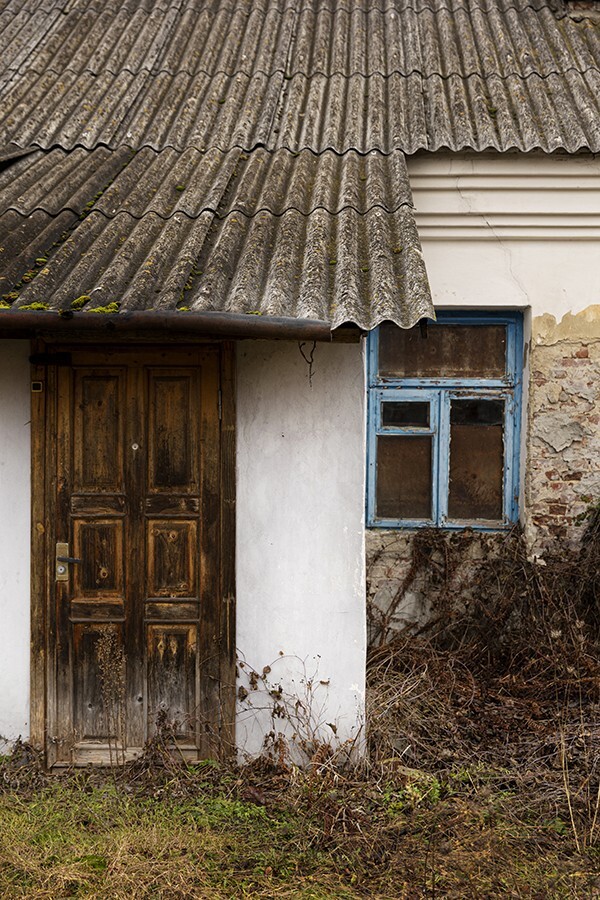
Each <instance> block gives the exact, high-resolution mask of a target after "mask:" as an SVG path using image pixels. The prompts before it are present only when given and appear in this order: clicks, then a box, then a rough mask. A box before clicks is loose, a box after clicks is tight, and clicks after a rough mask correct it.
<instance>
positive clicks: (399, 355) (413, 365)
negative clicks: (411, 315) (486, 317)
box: [379, 322, 506, 378]
mask: <svg viewBox="0 0 600 900" xmlns="http://www.w3.org/2000/svg"><path fill="white" fill-rule="evenodd" d="M505 373H506V325H447V326H443V325H441V326H440V325H430V326H429V327H428V328H427V329H426V330H425V331H423V332H422V331H421V329H420V328H419V326H417V327H415V328H409V329H408V330H406V331H405V330H403V329H402V328H398V326H397V325H393V324H392V323H390V322H386V323H385V324H383V325H382V326H381V327H380V331H379V374H380V375H381V376H382V377H384V378H504V376H505Z"/></svg>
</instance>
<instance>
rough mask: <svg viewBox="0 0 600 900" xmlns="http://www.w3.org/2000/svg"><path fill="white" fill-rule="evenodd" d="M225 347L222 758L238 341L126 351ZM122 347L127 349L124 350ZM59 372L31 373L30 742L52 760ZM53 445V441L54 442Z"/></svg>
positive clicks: (231, 708) (231, 675)
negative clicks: (52, 521) (51, 611)
mask: <svg viewBox="0 0 600 900" xmlns="http://www.w3.org/2000/svg"><path fill="white" fill-rule="evenodd" d="M215 344H216V345H217V346H218V348H219V374H220V385H219V387H220V492H219V497H220V536H219V537H220V540H219V583H220V597H219V601H220V602H219V610H220V613H221V615H220V622H219V650H220V652H219V658H220V678H219V699H220V704H219V713H220V722H219V726H220V727H219V744H220V747H219V752H220V755H221V756H229V755H231V754H233V753H234V752H235V668H236V639H235V638H236V635H235V628H236V624H235V602H236V601H235V529H236V509H235V505H236V471H235V463H236V410H235V344H234V342H233V341H221V342H215V341H205V342H203V343H202V345H201V344H194V345H190V344H185V345H179V346H178V345H176V344H173V343H169V344H167V345H160V346H159V345H156V344H155V345H152V344H146V343H144V344H141V343H140V344H137V345H128V347H127V349H132V350H133V349H142V348H143V349H144V350H152V349H169V350H177V349H181V350H186V349H187V350H189V349H191V348H193V349H196V350H197V349H200V348H201V346H211V347H214V346H215ZM116 346H117V345H116V343H115V344H110V345H108V344H92V343H89V342H86V343H85V344H79V345H77V347H75V345H72V344H70V345H65V344H59V343H56V344H54V343H50V342H44V341H41V340H35V341H32V343H31V352H32V354H35V355H36V356H38V359H39V355H40V354H47V355H48V356H51V355H52V354H54V353H59V352H65V351H68V350H69V349H71V350H74V349H89V350H91V349H93V350H98V351H102V350H110V349H114V347H116ZM121 346H122V345H121ZM56 372H57V366H56V364H54V363H53V362H52V361H49V362H45V363H44V362H42V361H39V362H37V363H36V364H32V366H31V383H32V393H31V654H30V666H31V668H30V741H31V744H32V745H33V746H34V747H36V748H38V749H40V750H43V751H44V753H45V754H46V753H47V747H48V739H49V735H48V729H47V722H48V691H49V684H50V683H51V682H50V678H51V673H50V672H49V671H48V666H49V658H50V656H51V654H49V640H50V635H49V633H48V618H49V617H48V605H49V603H50V599H51V597H52V578H53V575H54V572H53V569H52V566H51V565H49V564H48V561H49V559H50V557H49V551H50V549H51V546H52V545H51V543H50V542H51V541H52V539H53V535H52V533H51V530H52V529H51V528H49V527H48V525H49V513H50V512H51V510H52V508H53V505H54V504H55V502H56V501H55V494H56V490H55V484H54V479H53V474H54V473H56V469H57V465H56V463H57V460H56V438H57V435H56V430H55V429H54V428H53V420H54V409H53V408H52V404H50V403H48V396H55V392H56V381H57V379H56ZM40 388H41V389H40ZM53 438H54V439H53Z"/></svg>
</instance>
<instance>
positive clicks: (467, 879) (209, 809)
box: [0, 763, 599, 900]
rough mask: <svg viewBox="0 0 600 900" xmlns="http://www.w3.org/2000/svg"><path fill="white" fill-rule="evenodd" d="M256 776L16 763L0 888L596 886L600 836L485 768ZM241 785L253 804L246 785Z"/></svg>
mask: <svg viewBox="0 0 600 900" xmlns="http://www.w3.org/2000/svg"><path fill="white" fill-rule="evenodd" d="M4 766H5V767H6V766H7V767H8V768H9V769H10V765H9V764H6V763H5V764H4ZM0 768H1V765H0ZM17 774H18V773H17ZM252 780H254V785H256V784H257V783H258V784H259V785H260V787H256V786H255V787H254V788H252V787H250V788H249V787H248V785H249V783H250V782H249V778H248V776H247V775H245V774H244V773H236V772H235V771H232V770H223V771H219V770H217V771H211V772H210V773H209V774H208V776H207V774H206V772H205V771H203V770H202V769H198V770H190V769H188V770H182V771H181V773H180V774H179V775H178V774H177V773H174V772H173V771H165V772H162V773H161V772H159V773H158V774H157V773H153V774H152V777H151V778H150V779H146V780H145V781H144V782H143V783H140V782H138V781H137V780H136V779H133V780H130V779H129V780H128V777H127V775H126V774H125V773H121V774H119V775H118V776H114V777H113V776H111V775H110V774H108V775H107V774H104V775H100V774H98V773H94V774H92V775H80V776H61V777H60V778H58V777H56V776H54V777H52V776H50V777H47V778H45V779H44V780H43V783H37V785H36V786H35V787H33V788H31V787H28V786H27V782H26V779H25V780H24V782H23V784H21V785H19V786H17V787H15V789H13V790H7V791H5V792H4V793H3V794H0V829H1V834H2V843H1V845H0V896H2V897H27V898H29V897H48V898H53V900H54V898H62V897H97V898H111V900H119V898H130V897H136V898H138V897H140V898H145V897H156V898H158V897H169V898H175V897H210V898H234V897H235V898H238V897H265V898H266V897H290V898H292V897H298V898H355V897H381V898H402V897H406V898H413V897H414V898H416V897H433V896H437V897H456V898H463V897H473V898H480V897H481V898H483V897H532V898H535V897H539V898H544V900H546V898H552V897H557V898H558V897H565V898H566V897H579V896H581V897H592V896H595V895H594V893H593V890H594V889H595V888H594V884H595V882H594V878H595V877H596V873H597V869H598V861H599V860H598V854H597V852H595V851H594V850H590V851H588V853H587V854H586V855H585V856H578V855H577V854H576V852H575V849H574V846H573V841H572V840H571V837H570V835H569V832H568V829H565V828H564V827H562V826H561V827H560V828H557V826H556V820H552V819H549V820H547V821H545V822H544V821H539V820H538V819H537V818H536V817H534V816H531V817H528V816H527V815H526V814H519V815H515V814H514V812H512V809H513V807H514V801H515V800H516V799H518V798H515V797H513V796H510V795H508V796H507V793H508V792H506V791H500V792H495V791H494V790H493V789H492V790H491V789H490V785H489V783H488V784H486V785H485V786H484V787H481V785H475V786H474V785H473V783H472V782H471V781H470V780H469V779H468V778H465V779H464V781H463V782H460V781H459V780H457V779H455V780H453V781H449V782H444V781H439V782H438V780H437V779H435V780H434V786H435V790H433V791H432V790H431V779H429V778H427V777H424V778H422V777H421V776H417V777H416V778H415V779H411V778H407V776H406V773H405V774H404V775H403V776H402V777H401V778H399V779H398V780H397V781H394V780H392V781H390V780H389V779H388V780H386V781H385V782H383V781H381V783H380V782H379V781H376V780H375V779H373V777H371V778H370V779H367V778H365V777H360V778H359V777H358V776H355V777H354V778H353V779H352V780H348V779H344V778H343V777H337V778H333V777H332V776H331V773H330V772H329V773H324V774H322V775H315V774H314V773H313V774H310V773H304V774H303V773H298V772H295V773H294V774H293V777H290V775H289V773H288V774H287V775H285V776H282V775H281V774H279V775H276V774H273V773H271V774H269V775H268V776H265V775H264V774H263V775H262V776H261V778H260V779H259V781H258V782H257V780H256V777H255V776H254V779H252V776H251V777H250V781H252ZM411 784H412V785H413V786H414V785H417V787H416V788H414V787H413V788H411ZM249 789H250V790H254V791H259V792H260V797H261V804H260V805H259V804H257V803H254V802H251V801H249V800H246V799H244V793H245V792H247V791H248V790H249ZM525 812H526V811H525ZM596 895H597V894H596Z"/></svg>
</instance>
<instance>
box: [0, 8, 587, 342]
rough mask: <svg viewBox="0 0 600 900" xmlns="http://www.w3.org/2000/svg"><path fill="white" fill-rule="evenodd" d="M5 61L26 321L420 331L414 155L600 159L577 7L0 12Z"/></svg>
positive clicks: (14, 277)
mask: <svg viewBox="0 0 600 900" xmlns="http://www.w3.org/2000/svg"><path fill="white" fill-rule="evenodd" d="M0 46H1V47H2V54H0V161H1V160H2V159H4V160H5V161H6V160H9V159H11V158H13V157H16V160H15V159H13V161H12V162H10V163H8V162H5V163H4V164H3V165H4V170H2V168H1V166H2V164H1V163H0V248H2V250H1V252H0V286H1V288H2V292H3V293H4V295H5V298H8V299H5V301H4V302H5V304H6V303H13V305H14V306H15V308H21V309H22V308H23V307H28V306H31V304H32V303H33V304H46V303H48V304H50V305H51V306H52V307H56V308H60V309H67V308H70V304H72V302H73V300H76V299H77V298H78V297H81V296H82V295H83V296H86V297H87V296H89V297H90V298H92V299H91V300H90V301H85V302H84V303H83V305H84V308H90V306H89V304H90V303H91V304H93V305H96V306H97V305H105V304H107V303H112V302H118V303H120V304H121V308H123V309H134V308H136V309H137V308H140V307H143V308H147V309H150V308H157V309H173V310H175V309H180V308H181V307H182V306H185V307H190V308H193V309H219V310H226V311H231V312H240V311H243V312H248V313H256V312H260V313H262V314H269V315H297V316H302V317H311V318H325V319H327V320H328V321H331V322H332V324H333V325H334V326H335V325H337V324H340V323H341V322H344V321H349V320H351V321H354V322H356V323H358V324H359V325H360V326H361V327H363V328H370V327H373V325H375V324H377V323H378V322H379V321H382V320H383V319H385V318H389V319H392V320H394V321H396V322H398V324H401V325H404V326H406V325H411V324H413V323H414V321H416V320H417V319H418V318H420V317H422V316H424V315H432V314H433V310H432V306H431V298H430V296H429V289H428V286H427V278H426V273H425V270H424V267H423V262H422V257H421V254H420V247H419V241H418V235H417V232H416V228H415V224H414V219H413V217H412V213H411V199H410V188H409V185H408V179H407V173H406V165H405V160H404V156H403V153H413V152H416V151H418V150H437V149H439V148H449V149H452V150H462V149H468V148H470V149H475V150H481V151H483V150H486V149H488V148H494V149H496V150H500V151H504V150H510V149H518V150H522V151H530V150H534V149H541V150H544V151H547V152H551V151H554V150H558V149H562V150H567V151H569V152H577V151H579V150H582V149H588V150H592V151H594V152H600V23H599V22H598V20H597V19H594V18H590V17H588V16H585V15H582V16H579V17H578V18H577V19H575V18H573V17H572V16H570V15H568V14H567V10H566V7H565V5H564V2H563V0H123V2H122V0H0ZM20 156H22V158H21V159H19V158H18V157H20ZM36 259H37V260H38V262H37V263H36ZM40 260H41V262H40Z"/></svg>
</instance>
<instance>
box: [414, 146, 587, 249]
mask: <svg viewBox="0 0 600 900" xmlns="http://www.w3.org/2000/svg"><path fill="white" fill-rule="evenodd" d="M409 173H410V181H411V186H412V190H413V199H414V204H415V207H416V221H417V227H418V229H419V234H420V235H421V238H422V240H424V241H427V240H430V241H448V240H452V241H473V240H478V241H494V240H497V239H502V240H517V241H536V240H544V241H564V240H577V241H597V240H599V239H600V159H596V158H595V157H593V156H591V155H590V156H577V157H564V156H556V157H555V156H535V155H525V154H522V155H498V156H495V157H494V156H474V155H468V154H454V155H453V154H436V155H435V156H426V155H423V154H421V155H419V156H416V157H414V158H412V159H411V160H409Z"/></svg>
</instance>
